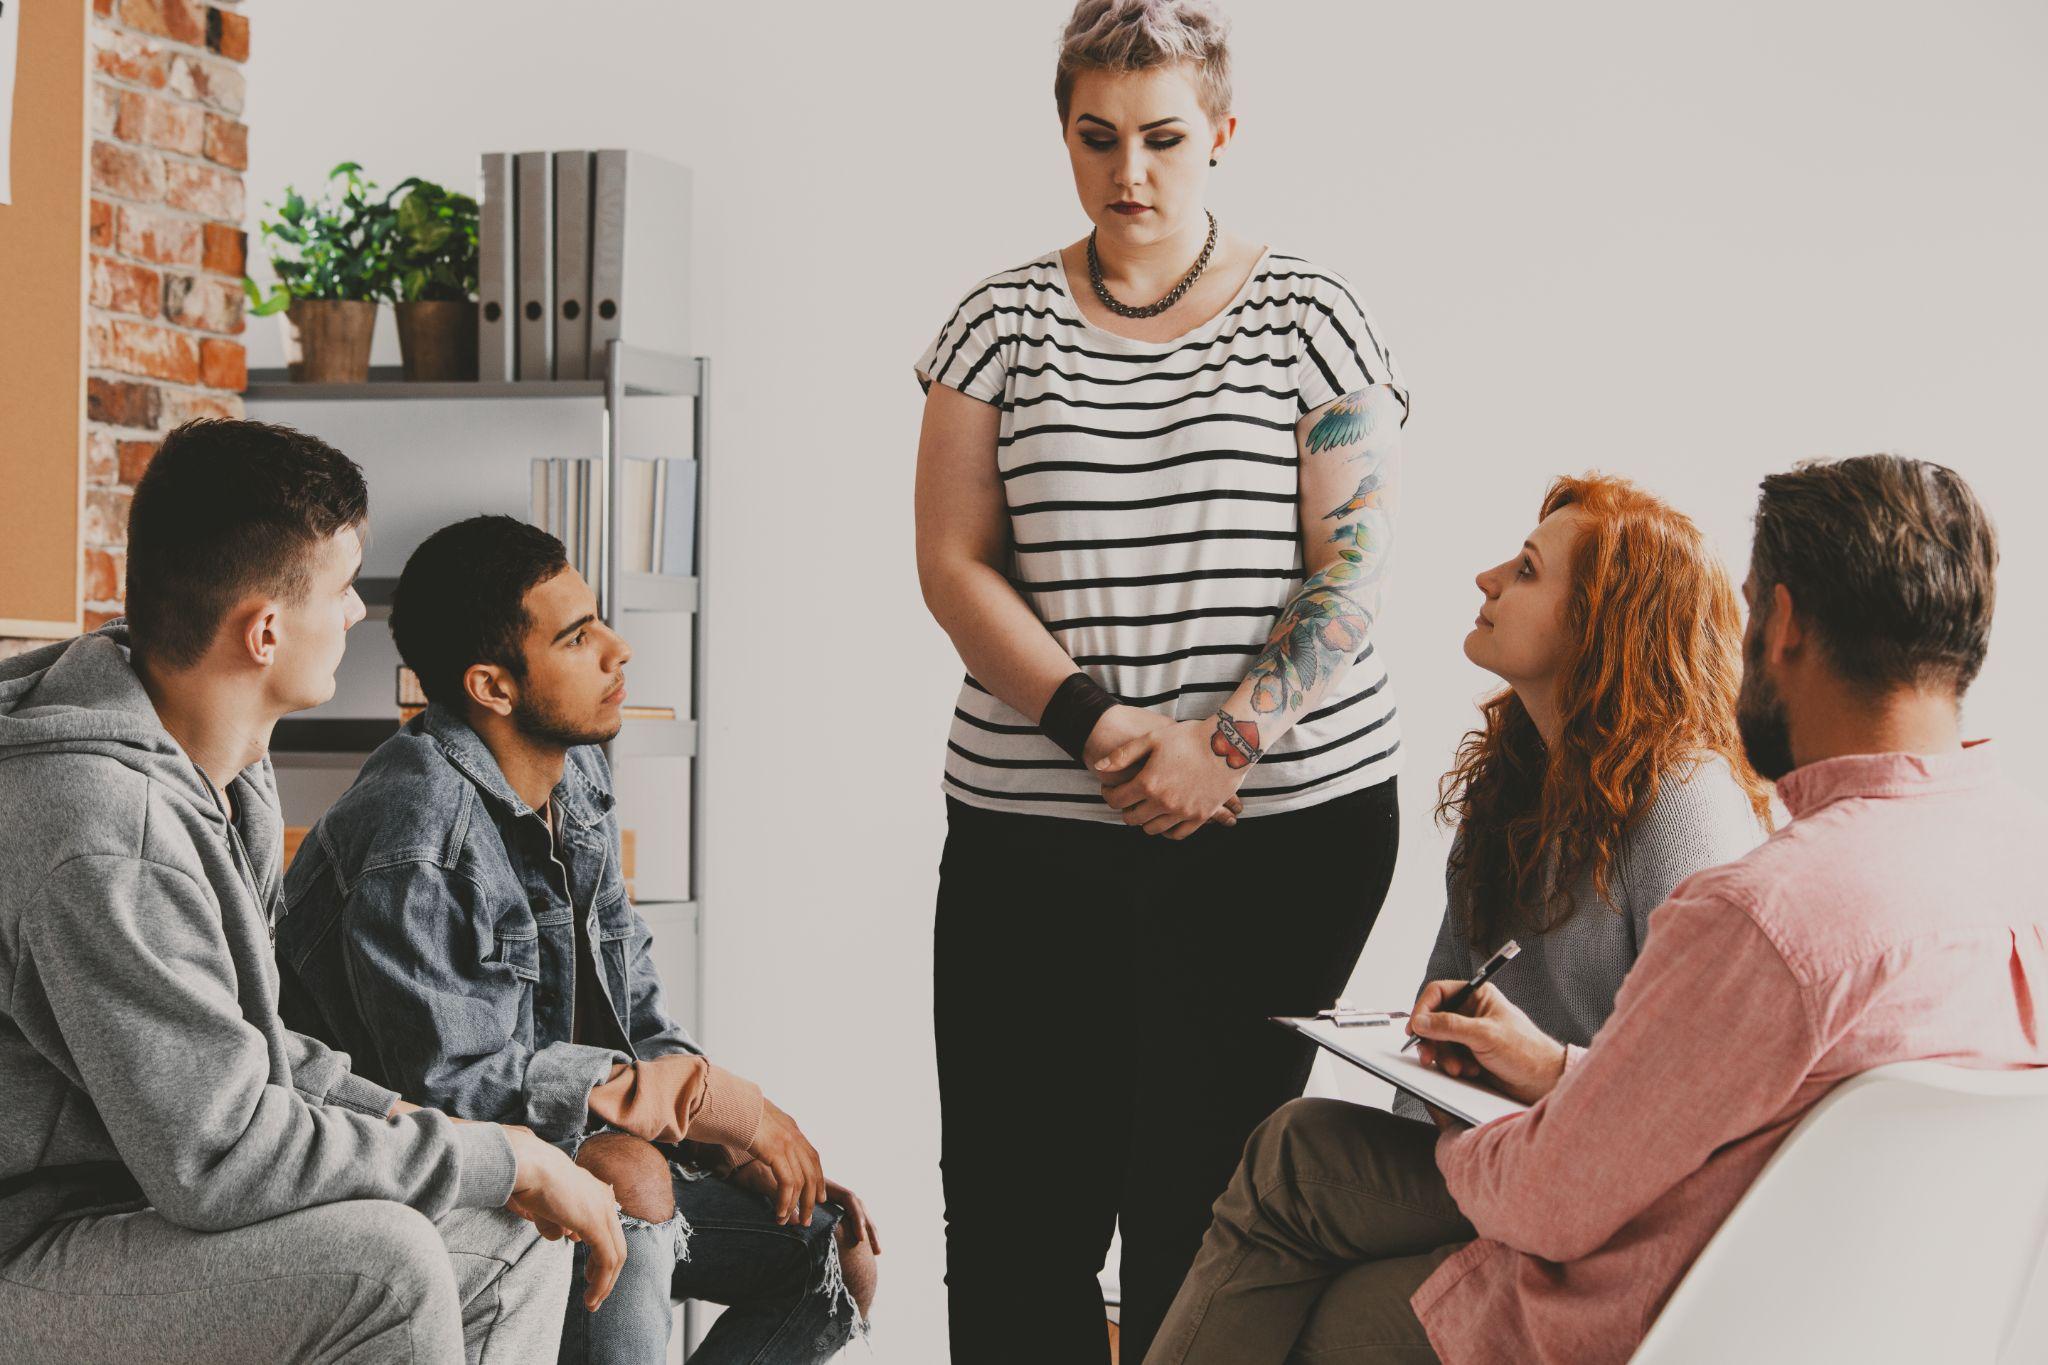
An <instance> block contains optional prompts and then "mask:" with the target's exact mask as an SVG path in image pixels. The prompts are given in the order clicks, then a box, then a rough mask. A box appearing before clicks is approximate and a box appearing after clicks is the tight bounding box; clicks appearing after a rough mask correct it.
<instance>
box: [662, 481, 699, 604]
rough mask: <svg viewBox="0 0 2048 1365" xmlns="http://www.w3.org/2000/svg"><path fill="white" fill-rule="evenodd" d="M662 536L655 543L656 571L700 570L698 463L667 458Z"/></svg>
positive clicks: (663, 493)
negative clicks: (698, 560) (698, 552)
mask: <svg viewBox="0 0 2048 1365" xmlns="http://www.w3.org/2000/svg"><path fill="white" fill-rule="evenodd" d="M661 463H662V466H663V468H664V470H665V471H666V477H665V478H664V479H663V481H662V482H663V485H664V486H663V489H662V499H661V535H660V537H659V539H658V540H657V541H656V542H655V554H654V565H653V569H654V572H655V573H665V574H675V575H678V576H687V575H689V574H693V573H695V572H696V571H697V462H696V461H695V460H663V461H662V462H661Z"/></svg>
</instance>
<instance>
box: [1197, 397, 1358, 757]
mask: <svg viewBox="0 0 2048 1365" xmlns="http://www.w3.org/2000/svg"><path fill="white" fill-rule="evenodd" d="M1371 396H1372V393H1371V390H1364V391H1361V392H1359V393H1353V394H1346V395H1345V396H1344V397H1343V398H1341V399H1339V400H1338V401H1337V402H1335V403H1333V404H1331V405H1330V407H1329V409H1328V410H1327V411H1326V412H1324V414H1323V415H1322V416H1321V417H1320V418H1318V419H1317V420H1316V424H1315V425H1314V426H1313V427H1312V428H1310V430H1309V434H1308V440H1307V448H1308V450H1309V451H1310V452H1311V453H1318V452H1321V451H1325V450H1333V451H1340V452H1342V457H1343V459H1344V462H1345V463H1346V464H1351V463H1354V462H1362V463H1363V464H1364V465H1365V472H1364V475H1363V477H1361V478H1360V479H1359V481H1358V488H1357V490H1356V491H1355V492H1353V493H1352V495H1351V496H1350V497H1349V498H1348V499H1346V500H1345V501H1344V502H1342V503H1339V504H1338V505H1337V506H1336V507H1333V508H1331V509H1330V510H1329V511H1328V512H1325V513H1324V514H1323V517H1322V520H1324V521H1335V522H1336V523H1337V526H1336V529H1335V531H1333V532H1332V534H1331V536H1330V539H1329V541H1328V542H1326V543H1329V544H1334V545H1340V546H1342V547H1343V548H1342V549H1340V550H1338V551H1337V559H1336V561H1335V562H1334V563H1331V564H1328V565H1325V566H1324V567H1323V568H1321V569H1319V570H1317V571H1316V572H1315V573H1312V574H1310V575H1309V576H1308V578H1307V579H1306V580H1305V581H1304V582H1303V583H1302V585H1301V591H1300V592H1298V593H1296V594H1295V596H1294V600H1293V601H1291V602H1289V603H1288V604H1287V609H1286V610H1285V611H1284V612H1282V613H1281V616H1280V620H1279V622H1278V624H1276V625H1275V626H1274V627H1273V633H1272V634H1271V635H1269V636H1268V637H1267V640H1266V648H1265V650H1264V651H1263V652H1262V653H1261V654H1260V655H1259V657H1258V659H1257V660H1256V661H1254V662H1253V664H1252V667H1251V670H1250V672H1249V673H1248V674H1247V678H1248V680H1249V681H1250V682H1251V685H1252V691H1251V704H1252V710H1253V711H1255V712H1257V713H1259V714H1260V715H1266V716H1277V715H1283V714H1285V713H1288V712H1292V711H1296V710H1298V709H1300V708H1302V707H1304V706H1306V705H1307V703H1308V700H1309V697H1310V695H1311V694H1312V693H1313V692H1314V691H1315V689H1316V688H1317V687H1318V686H1320V685H1322V684H1323V683H1325V682H1326V681H1327V680H1328V679H1329V678H1330V677H1332V676H1333V675H1334V674H1335V673H1336V672H1337V671H1338V670H1340V669H1342V668H1343V667H1345V666H1346V665H1348V664H1349V663H1350V662H1351V660H1352V658H1353V657H1354V656H1355V655H1356V654H1357V653H1358V651H1359V650H1360V649H1361V648H1363V647H1364V644H1365V637H1366V634H1367V632H1368V631H1370V630H1371V628H1372V623H1373V619H1374V614H1375V609H1376V608H1377V606H1378V604H1379V581H1380V579H1381V578H1383V577H1384V576H1385V574H1386V569H1387V558H1388V551H1389V550H1390V549H1391V548H1392V542H1393V522H1392V519H1391V518H1390V517H1389V516H1388V514H1387V509H1386V507H1385V505H1384V502H1383V499H1384V497H1385V495H1386V493H1387V491H1388V488H1387V481H1386V475H1387V474H1388V473H1389V472H1390V471H1388V470H1387V469H1386V464H1387V461H1388V459H1389V458H1390V457H1391V455H1392V453H1393V451H1394V450H1395V449H1396V445H1395V444H1394V443H1392V442H1379V441H1372V440H1370V439H1368V438H1370V437H1371V436H1372V434H1373V432H1374V429H1375V427H1376V426H1377V425H1378V424H1377V423H1376V422H1375V421H1374V418H1373V414H1372V411H1371V408H1370V401H1369V400H1370V399H1371ZM1219 729H1220V727H1219Z"/></svg>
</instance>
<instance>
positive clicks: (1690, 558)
mask: <svg viewBox="0 0 2048 1365" xmlns="http://www.w3.org/2000/svg"><path fill="white" fill-rule="evenodd" d="M1564 507H1577V508H1579V509H1581V510H1582V511H1583V512H1584V513H1585V516H1586V521H1585V524H1584V529H1583V530H1582V531H1581V532H1580V535H1579V540H1578V543H1577V545H1576V546H1575V548H1574V549H1573V552H1572V562H1571V570H1570V573H1571V579H1570V583H1569V585H1568V587H1567V590H1566V598H1565V607H1564V630H1565V632H1566V635H1567V636H1568V637H1569V644H1568V645H1567V648H1566V653H1565V658H1564V663H1563V666H1562V669H1561V671H1560V676H1559V679H1558V688H1557V702H1558V710H1559V712H1560V714H1561V716H1562V718H1563V722H1564V724H1563V729H1562V731H1561V733H1560V736H1559V740H1558V746H1557V752H1556V753H1555V754H1547V753H1546V752H1545V751H1544V745H1543V738H1542V736H1541V735H1540V734H1539V733H1538V732H1537V729H1536V724H1535V722H1534V721H1533V720H1532V719H1531V718H1530V716H1529V712H1528V710H1527V709H1526V708H1525V707H1524V706H1523V705H1522V702H1521V699H1520V698H1518V697H1517V696H1516V695H1515V693H1514V690H1513V689H1512V688H1509V689H1504V690H1503V691H1501V692H1499V693H1496V694H1495V695H1494V696H1492V697H1489V698H1487V700H1486V701H1485V702H1483V703H1481V705H1480V712H1481V715H1482V717H1483V719H1482V721H1481V724H1480V726H1479V728H1477V729H1475V730H1473V731H1471V732H1470V733H1468V734H1467V735H1466V736H1465V738H1464V741H1463V742H1462V743H1461V744H1460V745H1459V746H1458V757H1457V761H1456V763H1455V764H1454V765H1453V767H1452V768H1451V770H1450V771H1449V772H1448V773H1446V774H1444V777H1443V781H1442V783H1441V784H1440V785H1439V787H1438V792H1437V795H1438V799H1437V818H1438V819H1439V820H1440V821H1443V822H1446V823H1448V822H1451V821H1453V820H1455V821H1456V822H1457V824H1458V827H1459V829H1460V831H1461V838H1460V841H1459V846H1458V850H1457V853H1456V855H1455V870H1458V871H1460V872H1462V873H1463V874H1464V876H1465V878H1466V881H1467V884H1468V886H1469V887H1470V890H1471V895H1470V898H1469V904H1470V907H1471V909H1470V912H1469V914H1470V921H1471V922H1470V923H1469V924H1467V925H1466V926H1465V928H1466V930H1467V932H1468V933H1469V935H1470V937H1471V941H1472V943H1473V944H1474V945H1475V946H1479V947H1483V948H1484V949H1486V950H1491V949H1492V948H1494V947H1497V946H1498V945H1499V944H1500V943H1503V942H1505V941H1506V940H1507V939H1508V938H1509V937H1511V936H1512V935H1513V934H1516V933H1537V934H1540V933H1543V932H1545V931H1546V930H1548V929H1550V928H1553V927H1555V925H1556V924H1557V923H1558V922H1559V918H1560V917H1559V916H1558V914H1557V912H1558V911H1559V910H1560V909H1564V910H1566V911H1567V912H1568V910H1569V901H1568V900H1567V899H1566V897H1565V895H1564V893H1565V892H1566V891H1567V889H1568V888H1569V887H1570V886H1571V885H1572V884H1573V883H1574V882H1575V881H1577V880H1578V878H1579V877H1580V876H1582V875H1583V874H1584V873H1586V872H1587V871H1591V873H1592V874H1593V879H1594V885H1595V887H1596V888H1597V889H1598V891H1599V893H1600V895H1601V896H1602V897H1603V898H1605V899H1606V900H1607V902H1608V904H1609V905H1610V906H1611V905H1613V904H1614V897H1613V894H1612V891H1611V877H1612V872H1613V866H1614V859H1615V855H1616V853H1617V851H1618V850H1619V849H1620V847H1621V842H1622V838H1623V836H1624V835H1625V833H1626V832H1627V829H1628V825H1629V822H1630V820H1631V819H1633V818H1634V816H1635V815H1636V813H1637V812H1639V811H1644V810H1647V809H1649V808H1650V805H1651V804H1652V803H1653V802H1654V801H1655V800H1656V799H1657V788H1658V784H1659V783H1660V782H1661V781H1663V780H1664V779H1665V778H1667V777H1669V776H1671V775H1672V773H1673V772H1674V770H1677V769H1680V768H1682V767H1683V766H1684V765H1685V764H1686V763H1687V762H1688V761H1692V760H1697V759H1701V758H1705V757H1707V756H1709V755H1716V754H1718V755H1719V756H1720V757H1721V758H1723V759H1725V760H1727V763H1728V766H1729V768H1730V769H1731V770H1732V771H1733V772H1734V773H1735V776H1736V779H1737V780H1738V781H1739V782H1741V784H1742V786H1743V789H1744V790H1745V791H1746V792H1747V793H1748V795H1749V800H1750V805H1751V806H1752V807H1753V808H1754V809H1755V811H1756V816H1757V820H1758V822H1759V823H1760V824H1765V825H1768V823H1769V820H1770V787H1769V786H1768V784H1766V783H1765V782H1764V780H1763V779H1762V778H1760V777H1758V776H1757V774H1756V772H1755V771H1754V770H1753V769H1752V768H1751V767H1750V766H1749V763H1748V761H1747V760H1746V759H1745V758H1744V757H1743V752H1742V740H1741V737H1740V735H1739V734H1738V733H1737V731H1736V728H1735V697H1736V693H1737V691H1738V690H1739V687H1740V684H1741V662H1742V617H1741V613H1740V611H1739V609H1738V607H1737V603H1736V595H1735V589H1734V586H1733V585H1732V584H1731V583H1730V582H1729V579H1728V572H1727V570H1726V569H1725V568H1724V567H1723V566H1722V564H1721V562H1720V560H1719V559H1718V558H1716V557H1715V555H1714V554H1713V552H1712V551H1711V550H1710V549H1709V548H1708V547H1707V544H1706V539H1705V537H1704V536H1702V535H1701V534H1700V531H1699V528H1698V527H1696V526H1695V525H1693V523H1692V520H1691V519H1690V518H1689V517H1687V516H1685V515H1684V514H1683V513H1681V512H1678V511H1677V510H1675V509H1673V508H1672V507H1671V506H1669V505H1668V504H1666V503H1664V502H1662V501H1660V500H1659V499H1657V498H1655V497H1652V496H1651V495H1650V494H1648V493H1646V492H1644V491H1643V490H1641V489H1640V488H1637V487H1636V486H1635V485H1634V484H1632V483H1629V482H1628V481H1626V480H1624V479H1615V478H1608V477H1606V476H1604V475H1599V474H1587V475H1585V476H1583V477H1580V478H1570V477H1566V478H1560V479H1558V480H1556V481H1555V482H1554V483H1552V484H1551V485H1550V489H1549V491H1548V492H1547V493H1545V494H1544V497H1543V512H1542V515H1543V516H1545V517H1548V516H1549V515H1550V514H1551V513H1553V512H1555V511H1557V510H1558V509H1560V508H1564Z"/></svg>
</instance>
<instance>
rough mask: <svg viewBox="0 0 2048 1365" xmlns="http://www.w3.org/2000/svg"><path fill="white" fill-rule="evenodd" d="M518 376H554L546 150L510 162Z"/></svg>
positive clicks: (550, 189) (552, 266) (550, 178)
mask: <svg viewBox="0 0 2048 1365" xmlns="http://www.w3.org/2000/svg"><path fill="white" fill-rule="evenodd" d="M515 169H516V172H517V175H518V181H519V190H518V194H517V196H516V202H517V205H518V212H517V219H518V223H517V227H516V229H515V232H514V237H515V239H516V241H517V243H518V250H519V256H518V260H519V265H518V271H519V275H518V281H517V288H518V294H517V297H518V301H519V323H518V332H519V346H518V354H519V372H518V373H519V378H520V379H521V380H528V379H553V378H554V377H555V365H554V341H555V305H554V280H555V244H554V228H555V216H554V211H553V199H554V193H553V190H554V184H553V182H554V173H553V167H552V166H551V165H550V164H549V157H548V154H547V153H546V152H521V153H519V156H518V159H517V161H516V163H515Z"/></svg>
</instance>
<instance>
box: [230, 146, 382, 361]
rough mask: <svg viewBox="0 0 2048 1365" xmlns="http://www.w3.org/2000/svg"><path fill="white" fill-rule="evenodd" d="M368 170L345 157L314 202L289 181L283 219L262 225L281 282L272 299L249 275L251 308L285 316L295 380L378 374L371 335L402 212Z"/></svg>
mask: <svg viewBox="0 0 2048 1365" xmlns="http://www.w3.org/2000/svg"><path fill="white" fill-rule="evenodd" d="M375 190H376V186H374V185H372V184H371V183H370V182H369V181H368V180H366V179H365V178H364V177H363V168H362V167H361V166H359V165H357V164H356V163H355V162H353V161H344V162H343V163H342V164H340V165H339V166H336V167H335V168H334V169H333V170H332V171H329V172H328V173H327V190H326V193H325V194H323V195H322V196H321V197H320V198H319V199H315V200H309V199H307V198H306V197H305V196H304V195H301V194H300V193H299V192H298V191H297V190H296V189H293V188H292V187H291V186H289V185H287V186H286V187H285V197H284V203H283V204H282V205H271V204H266V205H264V207H265V208H266V209H273V210H275V212H276V214H277V217H276V218H274V219H265V220H263V221H262V222H261V223H260V228H261V231H262V236H263V240H264V242H265V243H266V244H267V245H268V247H269V249H270V268H271V270H272V271H274V272H275V273H276V275H277V280H278V285H277V288H276V289H275V290H274V291H273V292H272V293H271V294H270V295H269V296H268V297H265V296H264V294H263V292H262V290H260V289H259V288H258V287H257V285H256V282H255V281H254V280H248V279H245V280H243V281H242V288H243V289H244V290H245V291H246V292H247V293H248V295H249V300H250V310H249V311H250V312H251V313H253V314H255V315H256V316H258V317H267V316H269V315H271V314H274V313H282V314H283V319H282V320H283V323H284V349H285V362H286V365H287V367H288V369H289V371H290V373H291V377H292V378H293V379H294V380H304V381H307V382H309V383H361V382H362V381H363V380H365V379H367V378H369V376H370V335H371V332H372V330H373V329H374V328H375V327H376V325H377V303H378V301H379V300H380V299H384V298H388V297H390V293H391V233H392V226H393V221H394V218H395V215H394V213H393V211H392V209H391V207H390V206H389V204H388V203H385V202H382V201H378V200H374V199H372V198H371V195H372V194H373V193H374V191H375Z"/></svg>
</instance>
